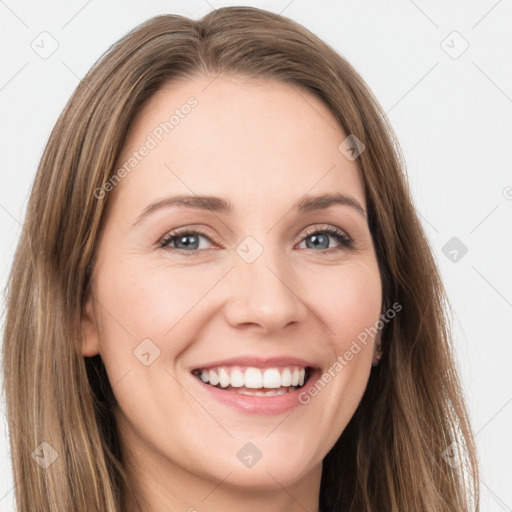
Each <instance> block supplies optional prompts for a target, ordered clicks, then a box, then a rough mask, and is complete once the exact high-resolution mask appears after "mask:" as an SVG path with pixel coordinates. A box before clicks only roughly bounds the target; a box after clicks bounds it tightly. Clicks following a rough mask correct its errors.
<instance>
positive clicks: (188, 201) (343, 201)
mask: <svg viewBox="0 0 512 512" xmlns="http://www.w3.org/2000/svg"><path fill="white" fill-rule="evenodd" d="M336 204H338V205H343V206H349V207H351V208H353V209H354V210H356V211H357V212H358V213H359V214H360V215H362V216H363V217H364V218H365V219H366V210H365V209H364V208H363V207H362V206H361V204H360V203H359V202H358V201H357V200H356V199H354V198H353V197H350V196H347V195H345V194H341V193H335V194H334V193H333V194H321V195H316V196H303V197H301V198H300V199H299V200H298V201H297V202H296V203H295V204H294V205H293V209H294V210H296V211H299V212H303V213H305V212H311V211H316V210H323V209H326V208H329V207H330V206H333V205H336ZM171 206H185V207H187V208H196V209H200V210H206V211H210V212H214V213H220V214H225V215H227V214H229V213H231V212H232V211H233V210H234V208H233V205H232V203H231V202H230V201H228V200H227V199H223V198H221V197H216V196H198V195H178V196H171V197H166V198H164V199H160V200H158V201H155V202H154V203H151V204H150V205H149V206H147V207H146V208H144V210H143V211H142V212H141V213H140V214H139V216H138V217H137V220H136V221H135V222H134V223H133V225H134V226H135V224H138V223H139V222H140V221H141V220H142V219H144V218H145V217H147V216H148V215H149V214H151V213H152V212H154V211H157V210H160V209H162V208H169V207H171Z"/></svg>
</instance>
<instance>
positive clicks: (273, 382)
mask: <svg viewBox="0 0 512 512" xmlns="http://www.w3.org/2000/svg"><path fill="white" fill-rule="evenodd" d="M263 387H264V388H280V387H281V374H280V373H279V370H278V369H277V368H269V369H268V370H265V373H264V374H263Z"/></svg>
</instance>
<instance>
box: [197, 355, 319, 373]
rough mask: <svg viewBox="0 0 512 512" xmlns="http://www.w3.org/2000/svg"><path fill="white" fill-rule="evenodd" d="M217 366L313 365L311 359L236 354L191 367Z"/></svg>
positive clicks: (311, 366) (198, 368) (266, 366)
mask: <svg viewBox="0 0 512 512" xmlns="http://www.w3.org/2000/svg"><path fill="white" fill-rule="evenodd" d="M218 366H249V367H253V368H275V367H276V366H302V367H304V368H314V367H315V365H314V364H313V363H312V362H311V361H306V360H305V359H300V358H298V357H290V356H275V357H260V356H251V355H246V356H237V357H231V358H229V359H222V360H220V359H219V360H217V361H209V362H207V363H204V364H201V365H195V366H194V367H192V368H191V371H194V370H205V369H208V368H215V367H218Z"/></svg>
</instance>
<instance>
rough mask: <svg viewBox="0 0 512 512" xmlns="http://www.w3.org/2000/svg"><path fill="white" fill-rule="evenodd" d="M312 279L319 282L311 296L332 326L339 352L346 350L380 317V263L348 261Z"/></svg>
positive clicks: (333, 341)
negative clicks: (323, 275) (378, 264)
mask: <svg viewBox="0 0 512 512" xmlns="http://www.w3.org/2000/svg"><path fill="white" fill-rule="evenodd" d="M311 278H312V280H311V281H310V282H312V283H316V285H315V286H311V287H310V289H309V291H308V293H307V296H308V297H311V300H312V302H313V303H314V304H316V307H317V311H318V312H319V315H321V318H322V320H323V321H324V323H325V324H326V326H327V327H328V328H329V333H330V335H331V336H330V339H331V340H332V345H333V349H334V350H335V352H336V354H340V353H343V352H345V350H347V349H348V347H349V346H350V344H351V341H352V340H354V339H357V338H358V336H360V335H361V336H360V337H361V338H364V335H362V333H365V332H366V331H367V330H368V329H369V328H370V327H372V326H374V325H375V323H376V322H377V321H378V319H379V315H380V312H381V307H382V287H381V280H380V275H379V271H378V267H377V264H376V263H373V261H372V262H370V263H368V264H363V263H360V262H358V263H347V264H346V265H343V266H341V267H340V268H339V269H337V270H336V271H332V269H330V271H326V273H325V277H322V275H318V274H316V275H315V276H314V277H313V276H311Z"/></svg>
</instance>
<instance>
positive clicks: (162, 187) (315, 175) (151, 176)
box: [115, 75, 365, 208]
mask: <svg viewBox="0 0 512 512" xmlns="http://www.w3.org/2000/svg"><path fill="white" fill-rule="evenodd" d="M345 138H346V134H344V133H343V131H342V129H341V128H340V126H339V125H338V123H337V121H336V119H335V117H334V115H333V114H332V112H331V111H330V110H329V109H328V108H327V106H326V105H325V104H324V103H323V102H322V101H321V100H320V99H319V98H317V97H316V96H315V95H313V94H312V93H311V92H309V91H307V90H305V89H304V88H301V87H298V86H295V85H290V84H287V83H284V82H279V81H273V80H263V79H254V78H242V77H236V76H222V75H221V76H218V77H205V76H198V77H196V78H194V79H188V80H181V81H178V82H171V83H168V84H166V85H165V86H164V87H162V88H161V89H160V90H159V91H158V92H157V93H156V94H154V95H153V97H151V98H150V100H149V101H148V102H147V103H146V105H145V106H144V108H143V109H142V110H141V111H140V112H139V113H138V115H137V116H136V118H135V119H134V122H133V123H132V126H131V127H130V131H129V134H128V137H127V140H126V142H125V145H124V148H123V151H122V153H121V156H120V159H119V161H118V167H121V166H123V165H124V166H125V167H126V168H127V169H129V172H127V173H125V174H126V178H124V179H123V180H122V182H121V183H120V184H119V185H117V187H116V190H115V194H116V195H120V196H122V197H123V198H124V199H127V200H131V199H135V196H136V197H137V198H139V199H140V198H145V199H146V200H147V199H154V198H155V195H157V196H160V195H161V196H164V195H165V194H170V193H183V194H185V193H187V194H190V193H196V194H209V195H219V196H224V197H227V196H229V197H233V203H234V204H235V207H236V204H238V203H240V204H243V205H245V207H251V206H252V207H254V208H257V207H258V205H259V206H261V204H262V201H263V202H264V203H265V204H266V205H268V204H269V203H274V204H275V203H276V201H277V203H281V206H282V207H284V206H285V204H284V203H287V202H289V201H290V202H295V201H296V199H297V198H299V197H301V196H303V195H305V194H308V193H311V194H319V193H325V192H343V193H350V194H351V195H352V196H353V197H355V198H356V199H358V201H359V202H360V203H361V204H362V205H363V207H365V195H364V188H363V184H362V181H361V179H360V176H359V171H358V168H357V165H356V163H355V162H354V161H350V160H348V159H347V158H346V157H345V155H344V153H342V152H341V151H340V150H339V145H340V143H341V142H342V141H343V140H344V139H345ZM144 147H146V148H149V149H146V150H144V149H143V148H144ZM137 153H138V154H137ZM141 153H144V156H142V157H141ZM130 163H131V164H132V165H130ZM288 198H289V201H288ZM132 202H133V201H132Z"/></svg>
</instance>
